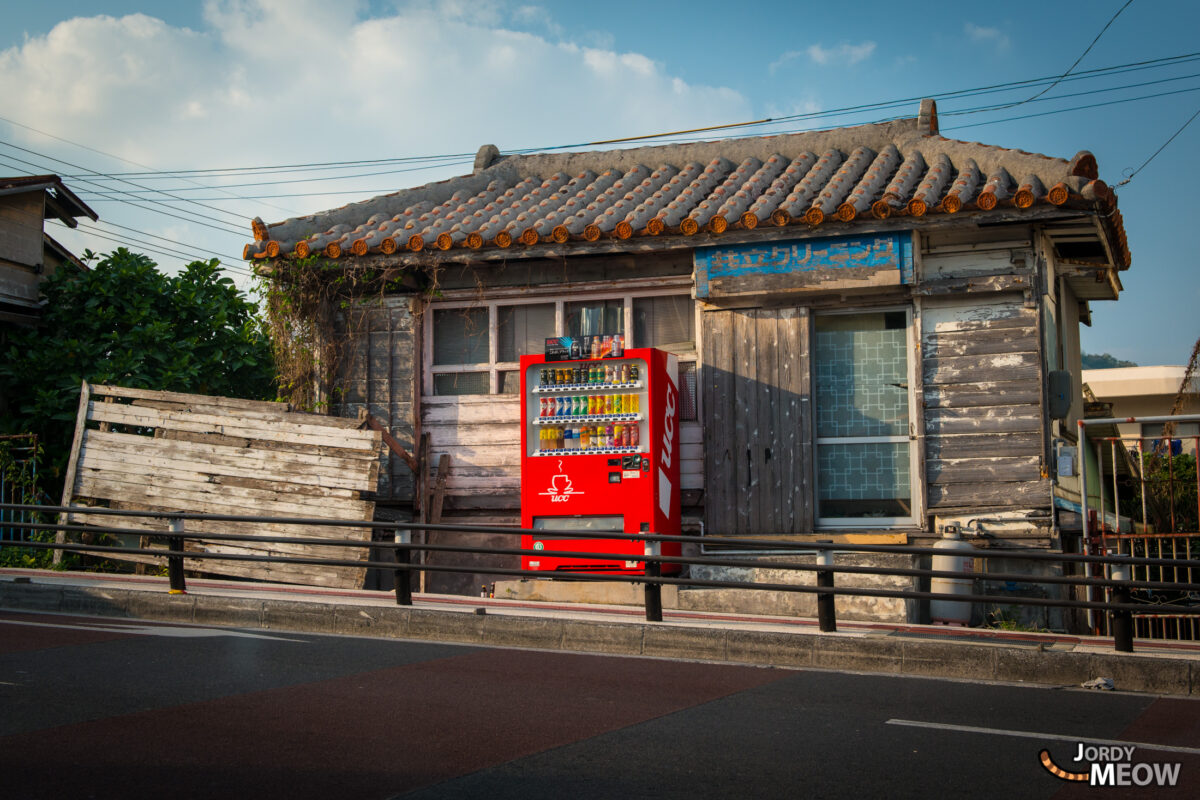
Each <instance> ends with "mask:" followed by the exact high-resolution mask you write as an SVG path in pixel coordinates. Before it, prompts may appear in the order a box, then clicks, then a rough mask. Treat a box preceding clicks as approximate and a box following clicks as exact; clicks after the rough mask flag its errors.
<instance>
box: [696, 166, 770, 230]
mask: <svg viewBox="0 0 1200 800" xmlns="http://www.w3.org/2000/svg"><path fill="white" fill-rule="evenodd" d="M787 162H788V160H787V158H785V157H784V156H781V155H780V154H779V153H772V154H771V155H770V156H769V157H768V158H767V160H766V161H763V162H762V163H761V164H760V165H759V167H758V169H757V170H755V171H754V174H753V175H751V176H750V177H749V178H748V179H746V181H745V182H744V183H742V185H741V186H739V187H738V188H737V191H735V192H734V193H733V194H732V195H731V196H730V197H729V198H728V199H727V200H726V201H725V204H724V205H722V206H721V207H720V208H719V209H717V214H716V216H715V217H713V218H712V219H711V220H709V225H710V226H712V229H713V232H714V233H722V232H723V231H724V230H725V228H726V227H728V225H729V224H730V223H731V222H732V223H734V224H736V223H738V222H739V220H740V219H741V217H742V214H743V213H744V212H745V211H746V210H747V209H749V208H750V204H751V203H753V202H754V199H755V198H757V197H758V196H760V195H761V194H762V192H761V191H757V190H758V189H759V187H761V186H762V185H763V184H767V185H770V183H769V182H773V181H774V180H775V178H776V177H777V176H778V175H779V174H780V173H781V172H783V171H784V169H785V168H786V167H787ZM717 220H721V221H720V222H718V221H717ZM756 222H757V220H756ZM717 228H720V229H721V230H717Z"/></svg>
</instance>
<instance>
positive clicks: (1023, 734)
mask: <svg viewBox="0 0 1200 800" xmlns="http://www.w3.org/2000/svg"><path fill="white" fill-rule="evenodd" d="M886 724H887V725H904V726H907V727H909V728H933V729H935V730H943V731H958V732H960V733H984V734H989V735H991V736H1017V737H1020V738H1022V739H1042V740H1045V739H1052V740H1055V741H1060V742H1088V743H1089V744H1113V745H1121V746H1125V747H1128V746H1129V745H1133V746H1134V747H1136V748H1138V749H1139V750H1162V751H1164V752H1168V753H1188V754H1191V755H1200V747H1175V746H1173V745H1169V744H1152V743H1150V742H1125V741H1121V740H1120V739H1096V738H1094V737H1092V736H1063V735H1062V734H1058V733H1038V732H1036V731H1009V730H1004V729H1003V728H977V727H975V726H974V725H951V724H949V723H945V722H920V721H918V720H912V719H889V720H888V721H887V723H886Z"/></svg>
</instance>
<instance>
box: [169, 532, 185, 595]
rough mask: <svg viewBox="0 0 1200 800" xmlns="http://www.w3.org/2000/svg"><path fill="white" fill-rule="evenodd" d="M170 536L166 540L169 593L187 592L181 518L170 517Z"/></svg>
mask: <svg viewBox="0 0 1200 800" xmlns="http://www.w3.org/2000/svg"><path fill="white" fill-rule="evenodd" d="M170 530H171V536H170V538H169V539H168V540H167V549H168V550H170V551H171V555H169V556H167V580H168V581H170V584H171V588H170V592H169V593H170V594H187V586H186V585H185V584H184V580H183V520H182V519H180V518H179V517H171V518H170Z"/></svg>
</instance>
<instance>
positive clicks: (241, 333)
mask: <svg viewBox="0 0 1200 800" xmlns="http://www.w3.org/2000/svg"><path fill="white" fill-rule="evenodd" d="M41 291H42V294H43V296H44V298H45V307H44V311H43V314H42V319H41V324H40V325H39V327H37V328H30V329H17V330H13V331H10V333H9V339H8V345H7V347H6V350H5V352H4V353H3V354H2V357H0V395H3V396H4V397H5V399H6V400H7V402H8V412H7V413H6V414H5V415H4V418H3V419H0V432H11V433H25V432H33V433H36V434H37V435H38V439H39V441H41V442H42V443H43V444H44V446H45V455H46V461H45V463H44V468H45V469H44V474H45V477H46V478H47V481H46V489H47V491H48V492H49V493H50V494H51V495H54V494H55V484H56V483H59V482H60V480H61V473H62V471H63V469H64V467H65V466H66V462H67V457H68V454H69V450H70V442H71V436H72V434H73V432H74V427H75V416H76V410H77V408H78V403H79V387H80V383H81V381H84V380H87V381H89V382H91V383H98V384H99V383H108V384H116V385H120V386H128V387H133V388H140V389H159V390H169V391H177V392H194V393H198V394H212V395H224V396H229V397H242V398H249V399H272V398H274V397H275V386H274V384H275V381H274V368H273V365H272V361H271V345H270V342H269V340H268V338H267V332H266V329H265V326H264V323H263V320H262V318H261V317H260V316H259V315H258V307H257V306H256V305H255V303H253V302H252V301H251V300H250V299H249V298H247V297H246V296H245V295H244V294H243V293H242V292H241V291H239V290H238V289H237V287H235V286H234V284H233V281H232V280H231V279H229V278H228V277H225V276H224V275H223V274H222V273H221V268H220V264H219V262H217V261H216V260H215V259H214V260H212V261H196V262H193V263H191V264H188V265H187V266H186V267H184V268H183V270H182V271H181V272H180V273H179V274H178V275H165V274H163V273H162V272H160V271H159V270H158V269H157V266H156V264H155V263H154V262H153V261H152V260H151V259H150V258H148V257H147V256H144V255H141V254H138V253H132V252H130V251H128V250H126V249H125V248H120V249H118V250H116V251H114V252H112V253H110V254H108V255H107V256H104V257H103V258H101V259H100V260H98V261H97V262H96V263H95V264H93V265H92V267H91V268H90V269H89V270H86V271H78V270H67V269H60V270H58V271H56V272H55V273H54V274H53V275H51V276H50V277H49V278H47V279H46V280H45V281H44V282H43V284H42V286H41Z"/></svg>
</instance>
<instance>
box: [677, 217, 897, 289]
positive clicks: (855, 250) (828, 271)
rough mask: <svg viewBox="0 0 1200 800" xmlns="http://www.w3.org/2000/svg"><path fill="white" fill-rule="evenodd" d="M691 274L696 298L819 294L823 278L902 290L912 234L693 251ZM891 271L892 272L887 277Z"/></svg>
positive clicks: (846, 237) (885, 234)
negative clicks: (780, 291)
mask: <svg viewBox="0 0 1200 800" xmlns="http://www.w3.org/2000/svg"><path fill="white" fill-rule="evenodd" d="M695 268H696V297H698V298H705V297H711V296H720V295H731V294H743V293H747V292H754V291H762V290H767V289H770V288H788V287H790V288H799V289H803V288H820V287H819V284H820V283H821V282H822V281H824V280H825V279H827V278H846V279H852V280H861V281H863V283H864V285H883V284H897V283H901V284H908V283H912V280H913V253H912V233H911V232H909V231H899V232H893V233H877V234H870V235H866V236H837V237H826V238H820V239H794V240H789V241H783V242H770V243H763V244H734V245H719V246H717V247H698V248H696V251H695ZM891 271H895V272H894V273H893V274H890V275H889V274H888V273H890V272H891ZM776 276H779V277H776ZM877 276H878V277H882V278H884V280H878V278H877Z"/></svg>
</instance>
